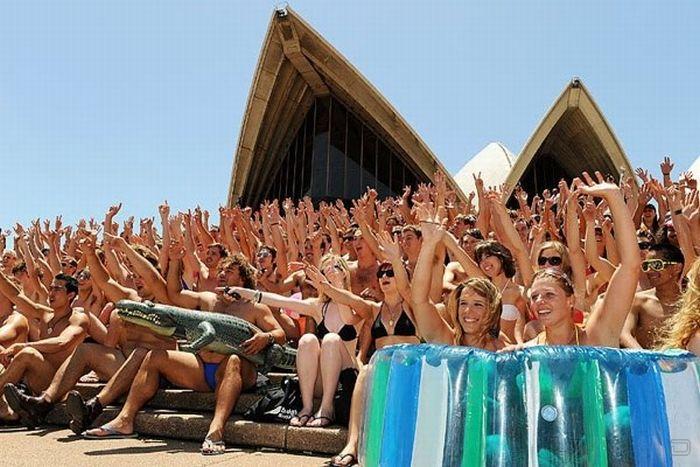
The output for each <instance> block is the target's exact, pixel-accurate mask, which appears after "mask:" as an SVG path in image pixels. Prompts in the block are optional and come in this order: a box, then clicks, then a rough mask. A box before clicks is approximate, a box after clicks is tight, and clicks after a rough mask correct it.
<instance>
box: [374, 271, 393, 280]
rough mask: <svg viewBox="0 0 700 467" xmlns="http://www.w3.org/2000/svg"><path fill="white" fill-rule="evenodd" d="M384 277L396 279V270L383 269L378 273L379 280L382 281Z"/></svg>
mask: <svg viewBox="0 0 700 467" xmlns="http://www.w3.org/2000/svg"><path fill="white" fill-rule="evenodd" d="M382 277H394V270H393V269H382V270H381V271H377V279H381V278H382Z"/></svg>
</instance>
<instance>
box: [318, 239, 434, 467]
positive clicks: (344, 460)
mask: <svg viewBox="0 0 700 467" xmlns="http://www.w3.org/2000/svg"><path fill="white" fill-rule="evenodd" d="M377 242H378V246H379V249H380V251H381V253H382V254H383V256H385V257H387V258H388V259H389V260H390V262H384V263H381V264H380V266H379V268H378V270H377V279H378V280H379V287H380V288H381V291H382V293H383V294H384V300H383V301H382V302H380V303H377V302H372V301H368V300H364V299H363V298H362V297H359V296H357V295H355V294H354V293H352V292H350V291H348V290H344V289H339V288H338V287H335V286H334V285H332V284H330V283H329V282H328V281H327V280H326V279H325V278H324V277H323V275H321V274H320V272H319V271H318V270H316V268H313V267H308V268H307V273H308V276H309V279H310V280H311V281H312V282H313V283H314V286H316V287H318V289H319V293H323V294H326V295H328V296H329V297H331V299H332V300H334V301H336V302H337V303H341V304H345V305H347V306H349V307H350V308H352V309H353V310H356V311H358V312H362V313H364V314H367V315H371V316H372V317H373V321H372V325H371V327H370V335H371V340H368V342H366V343H363V347H364V344H366V345H367V347H369V345H371V343H372V342H374V346H375V348H376V349H377V350H379V349H382V348H384V347H386V346H389V345H394V344H418V343H419V342H420V339H419V338H418V335H417V332H416V324H415V322H416V321H415V317H414V315H413V307H412V306H411V292H410V287H409V280H408V274H407V272H406V268H405V266H404V264H403V260H402V257H401V249H400V247H399V245H398V243H397V242H396V241H395V240H393V239H392V238H391V236H390V235H389V234H388V233H387V232H380V233H379V234H378V236H377ZM364 350H365V349H363V351H364ZM361 353H362V352H361ZM368 368H369V366H368V365H366V366H363V367H362V368H361V369H360V372H359V375H358V377H357V382H356V384H355V389H354V391H353V394H352V403H351V406H350V407H351V408H350V424H349V427H348V440H347V444H346V445H345V447H344V448H343V449H342V451H341V452H340V454H338V455H337V456H335V457H334V458H333V459H331V461H330V465H332V466H347V465H354V464H355V463H356V462H357V442H358V439H359V434H360V424H361V421H362V420H361V419H362V413H363V411H364V390H365V385H364V382H365V375H366V374H367V370H368Z"/></svg>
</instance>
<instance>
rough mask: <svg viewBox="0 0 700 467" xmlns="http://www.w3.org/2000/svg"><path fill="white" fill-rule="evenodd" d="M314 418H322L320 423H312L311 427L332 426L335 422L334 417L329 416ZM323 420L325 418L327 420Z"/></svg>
mask: <svg viewBox="0 0 700 467" xmlns="http://www.w3.org/2000/svg"><path fill="white" fill-rule="evenodd" d="M314 420H321V424H320V425H311V426H309V428H325V427H327V426H331V425H332V424H333V421H334V420H333V419H332V418H329V417H314ZM323 420H325V422H324V421H323ZM307 426H308V425H307Z"/></svg>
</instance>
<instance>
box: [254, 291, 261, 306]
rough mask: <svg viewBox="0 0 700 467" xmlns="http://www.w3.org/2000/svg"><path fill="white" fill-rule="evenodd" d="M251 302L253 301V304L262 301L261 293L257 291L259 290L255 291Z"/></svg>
mask: <svg viewBox="0 0 700 467" xmlns="http://www.w3.org/2000/svg"><path fill="white" fill-rule="evenodd" d="M252 301H253V303H260V302H261V301H262V292H261V291H259V290H257V291H256V292H255V293H254V294H253V300H252Z"/></svg>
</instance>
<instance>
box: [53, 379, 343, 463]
mask: <svg viewBox="0 0 700 467" xmlns="http://www.w3.org/2000/svg"><path fill="white" fill-rule="evenodd" d="M284 376H286V375H284V374H279V373H277V374H275V373H272V374H270V375H268V377H269V378H270V381H271V383H272V384H277V383H279V381H280V380H281V379H282V378H283V377H284ZM101 387H102V384H90V383H80V384H78V386H77V387H76V389H77V390H78V391H80V393H81V394H82V395H83V397H84V398H86V399H87V398H90V397H93V396H94V395H96V394H97V393H98V392H99V390H100V389H101ZM259 397H260V396H259V395H258V394H249V393H245V394H241V397H240V398H239V400H238V403H237V404H236V408H235V410H234V413H233V415H232V416H231V418H230V419H229V421H228V422H227V423H226V429H225V433H224V440H225V441H226V443H227V444H228V445H231V446H243V447H252V448H261V447H265V448H274V449H278V450H282V451H289V452H312V453H322V454H337V453H338V452H340V450H341V449H342V448H343V446H344V445H345V440H346V437H347V430H346V429H345V428H341V427H338V426H332V427H328V428H296V427H291V426H289V425H287V424H276V423H257V422H251V421H249V420H245V419H243V418H242V416H241V414H243V413H244V412H245V411H246V410H247V409H248V407H250V405H251V404H252V403H254V402H255V401H256V400H258V398H259ZM317 402H319V401H317ZM213 408H214V394H213V393H198V392H194V391H189V390H184V389H165V390H160V391H158V393H157V394H156V396H155V397H154V398H153V399H151V401H149V403H148V404H147V405H146V407H144V409H143V410H142V411H141V412H139V414H138V416H137V417H136V431H137V432H138V433H139V434H141V435H143V436H146V437H148V436H153V437H162V438H175V439H186V440H194V441H201V440H203V439H204V437H205V436H206V434H207V430H208V428H209V423H210V422H211V419H212V416H213ZM118 412H119V407H117V406H110V407H107V408H105V411H104V413H103V414H102V415H101V416H100V418H99V419H98V420H97V422H96V423H98V424H102V423H106V422H108V421H109V420H111V419H112V418H114V417H115V416H116V415H117V413H118ZM47 421H48V422H49V423H50V424H53V425H64V426H67V425H68V416H67V414H66V411H65V407H64V405H63V404H58V405H57V406H56V408H54V410H53V411H52V412H51V413H50V414H49V416H48V418H47Z"/></svg>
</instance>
